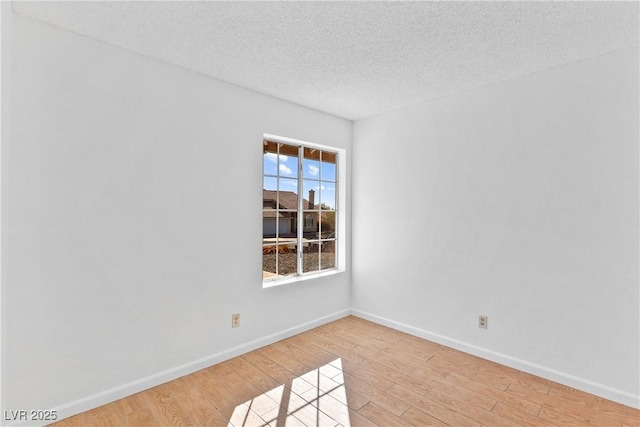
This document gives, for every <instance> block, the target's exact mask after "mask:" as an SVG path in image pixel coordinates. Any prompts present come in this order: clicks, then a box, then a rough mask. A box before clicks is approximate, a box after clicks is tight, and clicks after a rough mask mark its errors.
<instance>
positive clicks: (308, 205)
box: [262, 189, 319, 237]
mask: <svg viewBox="0 0 640 427" xmlns="http://www.w3.org/2000/svg"><path fill="white" fill-rule="evenodd" d="M278 195H279V197H280V198H279V200H278ZM302 203H303V207H304V209H310V210H312V209H313V210H315V209H319V206H318V205H315V191H314V190H310V191H309V198H308V199H303V202H302ZM262 209H263V211H262V218H263V220H262V236H263V237H275V236H276V223H277V219H279V220H280V229H279V235H280V237H295V233H296V231H297V229H298V224H297V221H296V218H297V217H296V214H297V209H298V195H297V194H296V193H294V192H293V191H279V192H278V191H274V190H264V189H263V190H262ZM317 218H318V214H317V212H305V213H304V233H315V232H317V231H318V220H317Z"/></svg>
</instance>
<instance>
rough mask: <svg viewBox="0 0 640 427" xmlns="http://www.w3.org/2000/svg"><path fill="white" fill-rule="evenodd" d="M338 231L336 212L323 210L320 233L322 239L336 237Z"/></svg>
mask: <svg viewBox="0 0 640 427" xmlns="http://www.w3.org/2000/svg"><path fill="white" fill-rule="evenodd" d="M335 232H336V212H335V211H323V212H321V213H320V235H321V238H322V239H334V238H335Z"/></svg>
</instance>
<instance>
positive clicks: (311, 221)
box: [302, 211, 319, 239]
mask: <svg viewBox="0 0 640 427" xmlns="http://www.w3.org/2000/svg"><path fill="white" fill-rule="evenodd" d="M302 224H303V226H304V230H303V237H304V238H305V239H318V238H319V236H318V228H319V226H318V212H315V211H305V212H304V217H303V218H302Z"/></svg>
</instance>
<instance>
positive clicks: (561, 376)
mask: <svg viewBox="0 0 640 427" xmlns="http://www.w3.org/2000/svg"><path fill="white" fill-rule="evenodd" d="M351 314H353V315H354V316H358V317H361V318H363V319H366V320H370V321H372V322H374V323H378V324H381V325H384V326H388V327H390V328H393V329H397V330H399V331H402V332H406V333H408V334H411V335H415V336H417V337H420V338H424V339H426V340H429V341H433V342H435V343H438V344H442V345H445V346H447V347H451V348H455V349H456V350H460V351H463V352H465V353H469V354H472V355H474V356H478V357H481V358H483V359H487V360H490V361H492V362H496V363H500V364H501V365H505V366H509V367H511V368H514V369H518V370H520V371H523V372H527V373H530V374H533V375H536V376H539V377H542V378H545V379H548V380H550V381H555V382H557V383H560V384H563V385H566V386H569V387H572V388H575V389H578V390H582V391H585V392H587V393H591V394H594V395H596V396H600V397H602V398H604V399H608V400H612V401H614V402H618V403H622V404H623V405H627V406H630V407H632V408H637V409H640V396H638V395H634V394H632V393H628V392H625V391H621V390H616V389H614V388H612V387H608V386H605V385H602V384H598V383H596V382H593V381H590V380H586V379H584V378H579V377H576V376H574V375H570V374H567V373H564V372H559V371H556V370H554V369H550V368H547V367H544V366H540V365H536V364H535V363H531V362H527V361H526V360H521V359H517V358H515V357H511V356H508V355H506V354H502V353H498V352H495V351H492V350H488V349H485V348H482V347H478V346H476V345H473V344H469V343H465V342H462V341H458V340H455V339H452V338H449V337H446V336H443V335H439V334H436V333H433V332H429V331H426V330H424V329H420V328H416V327H414V326H411V325H407V324H404V323H400V322H396V321H395V320H391V319H387V318H385V317H381V316H377V315H375V314H371V313H367V312H364V311H360V310H355V309H352V310H351Z"/></svg>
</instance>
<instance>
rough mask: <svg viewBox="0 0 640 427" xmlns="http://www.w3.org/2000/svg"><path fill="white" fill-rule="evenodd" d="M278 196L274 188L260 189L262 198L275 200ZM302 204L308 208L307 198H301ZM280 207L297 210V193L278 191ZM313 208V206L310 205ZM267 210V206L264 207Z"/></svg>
mask: <svg viewBox="0 0 640 427" xmlns="http://www.w3.org/2000/svg"><path fill="white" fill-rule="evenodd" d="M277 196H278V191H275V190H264V189H263V190H262V199H263V200H272V201H274V202H275V201H276V198H277ZM302 200H303V205H304V208H305V209H309V201H308V200H307V199H302ZM279 207H280V209H290V210H297V209H298V195H297V194H296V193H294V192H293V191H280V200H279ZM311 209H313V207H311ZM265 210H268V208H265Z"/></svg>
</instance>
